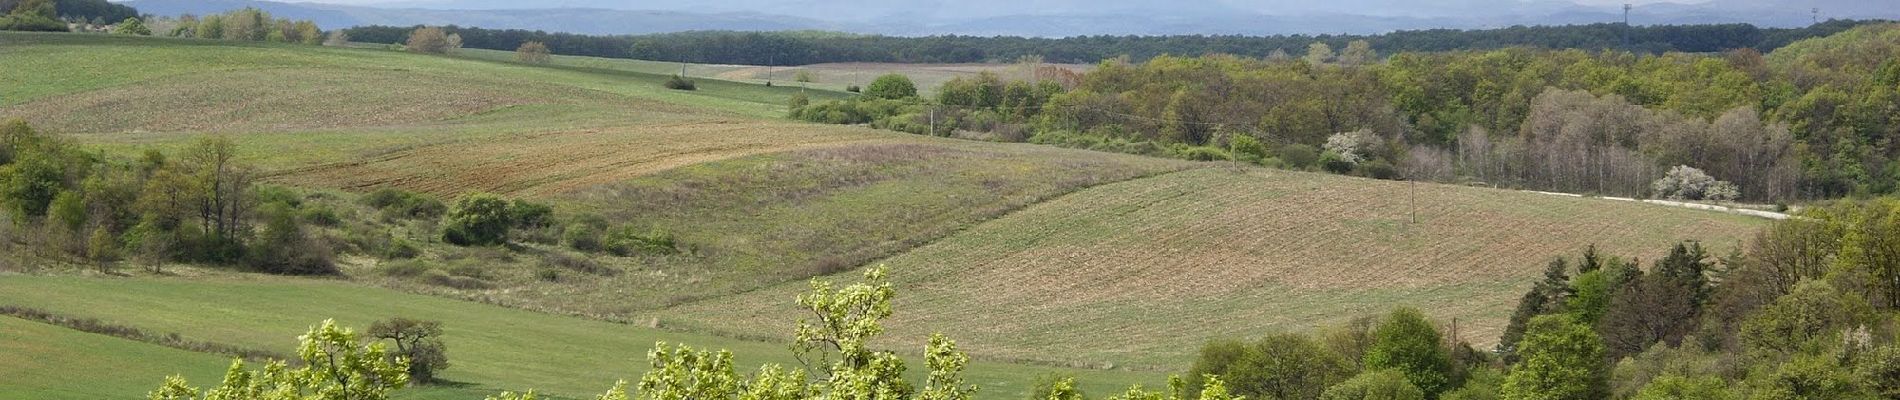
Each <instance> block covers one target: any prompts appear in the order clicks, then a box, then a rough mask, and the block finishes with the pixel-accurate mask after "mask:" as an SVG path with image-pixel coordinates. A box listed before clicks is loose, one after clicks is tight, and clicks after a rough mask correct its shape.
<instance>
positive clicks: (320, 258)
mask: <svg viewBox="0 0 1900 400" xmlns="http://www.w3.org/2000/svg"><path fill="white" fill-rule="evenodd" d="M263 214H264V221H265V223H264V230H263V232H262V233H261V234H259V237H258V238H257V240H256V241H254V242H252V243H251V246H250V249H249V250H248V251H246V252H245V254H246V258H248V259H249V261H250V264H251V266H252V267H253V268H257V269H258V270H260V271H263V272H268V273H273V274H284V275H330V274H336V273H337V270H336V265H335V261H334V260H332V256H331V254H330V248H329V247H328V246H324V245H322V244H321V243H320V242H318V241H315V240H311V239H310V238H309V237H308V236H306V235H305V233H304V230H303V226H302V224H300V223H298V219H297V214H296V212H295V210H293V209H292V208H291V207H290V206H289V205H286V204H284V203H271V204H268V205H266V206H265V207H264V213H263Z"/></svg>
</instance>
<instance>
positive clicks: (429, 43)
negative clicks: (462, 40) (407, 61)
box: [404, 27, 451, 54]
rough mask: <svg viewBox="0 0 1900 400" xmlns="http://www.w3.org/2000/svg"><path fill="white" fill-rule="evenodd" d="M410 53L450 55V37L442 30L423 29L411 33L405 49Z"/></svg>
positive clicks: (434, 28) (433, 28)
mask: <svg viewBox="0 0 1900 400" xmlns="http://www.w3.org/2000/svg"><path fill="white" fill-rule="evenodd" d="M404 48H406V49H408V50H409V51H410V52H415V53H426V54H448V53H449V50H450V48H451V47H450V43H449V35H448V33H447V32H443V31H442V28H436V27H422V28H420V29H416V30H415V31H414V32H410V33H409V41H408V42H407V43H406V46H405V47H404Z"/></svg>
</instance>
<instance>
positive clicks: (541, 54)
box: [515, 42, 552, 64]
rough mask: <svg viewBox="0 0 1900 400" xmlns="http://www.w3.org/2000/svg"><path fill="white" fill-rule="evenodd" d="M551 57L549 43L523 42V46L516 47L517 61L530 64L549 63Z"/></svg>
mask: <svg viewBox="0 0 1900 400" xmlns="http://www.w3.org/2000/svg"><path fill="white" fill-rule="evenodd" d="M551 58H552V57H550V56H549V53H548V45H547V44H544V43H541V42H521V47H516V48H515V61H520V62H524V63H529V64H547V63H548V61H549V60H550V59H551Z"/></svg>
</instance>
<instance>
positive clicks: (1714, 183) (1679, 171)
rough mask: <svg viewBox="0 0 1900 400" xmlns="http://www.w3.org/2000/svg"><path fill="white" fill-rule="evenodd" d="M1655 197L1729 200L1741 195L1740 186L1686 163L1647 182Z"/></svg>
mask: <svg viewBox="0 0 1900 400" xmlns="http://www.w3.org/2000/svg"><path fill="white" fill-rule="evenodd" d="M1649 188H1650V189H1651V190H1653V191H1655V192H1656V197H1659V198H1664V199H1670V200H1717V201H1729V200H1735V199H1736V198H1738V197H1741V196H1742V191H1741V188H1739V187H1736V186H1735V184H1733V183H1729V182H1727V181H1718V180H1715V178H1713V177H1710V176H1709V174H1708V173H1704V172H1702V170H1700V169H1696V168H1694V167H1690V166H1687V165H1678V166H1676V167H1675V168H1670V169H1669V172H1668V173H1666V174H1663V177H1662V178H1661V179H1657V180H1656V181H1655V182H1652V183H1650V184H1649Z"/></svg>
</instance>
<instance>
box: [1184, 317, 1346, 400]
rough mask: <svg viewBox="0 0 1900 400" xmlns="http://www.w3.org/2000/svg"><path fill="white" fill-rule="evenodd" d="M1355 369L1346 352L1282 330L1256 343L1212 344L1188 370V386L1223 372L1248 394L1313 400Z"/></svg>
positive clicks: (1283, 399) (1239, 391)
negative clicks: (1333, 349)
mask: <svg viewBox="0 0 1900 400" xmlns="http://www.w3.org/2000/svg"><path fill="white" fill-rule="evenodd" d="M1355 369H1356V367H1355V366H1354V365H1353V364H1352V363H1351V362H1349V361H1347V360H1346V358H1345V357H1341V356H1340V355H1339V354H1338V353H1334V352H1333V351H1331V350H1328V349H1327V348H1326V347H1324V346H1321V345H1320V344H1319V343H1317V342H1314V341H1313V340H1312V339H1311V338H1308V337H1307V336H1306V335H1301V334H1292V333H1281V334H1274V335H1269V336H1267V337H1265V338H1261V339H1260V341H1258V342H1254V343H1242V342H1237V341H1215V342H1210V343H1208V345H1207V346H1206V347H1203V348H1202V350H1201V358H1199V359H1197V360H1195V363H1194V367H1193V368H1192V369H1190V370H1189V371H1188V376H1189V377H1190V380H1189V382H1188V389H1189V390H1196V389H1200V388H1202V387H1204V386H1205V384H1206V382H1204V379H1202V378H1201V377H1206V376H1218V377H1220V378H1221V380H1223V381H1226V382H1233V383H1232V384H1231V385H1229V386H1228V389H1229V390H1231V391H1232V393H1233V394H1237V395H1242V396H1247V398H1252V399H1275V400H1292V399H1304V400H1311V399H1318V398H1319V396H1320V394H1321V392H1322V391H1324V390H1325V389H1326V388H1327V387H1329V386H1332V385H1333V384H1336V383H1339V382H1340V381H1343V380H1345V379H1346V378H1348V377H1350V376H1351V375H1352V373H1353V370H1355Z"/></svg>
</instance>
